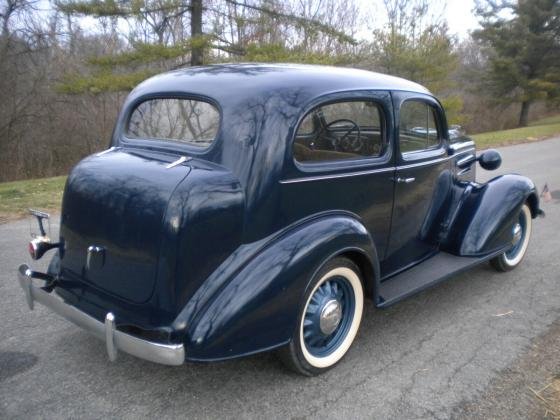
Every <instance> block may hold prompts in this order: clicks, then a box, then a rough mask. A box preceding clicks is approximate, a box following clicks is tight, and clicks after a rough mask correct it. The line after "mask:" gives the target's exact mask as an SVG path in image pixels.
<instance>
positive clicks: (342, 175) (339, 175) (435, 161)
mask: <svg viewBox="0 0 560 420" xmlns="http://www.w3.org/2000/svg"><path fill="white" fill-rule="evenodd" d="M451 158H453V156H445V157H441V158H438V159H432V160H423V161H421V162H417V163H410V164H407V165H399V166H387V167H384V168H378V169H370V170H365V171H354V172H344V173H336V174H325V175H315V176H306V177H301V178H291V179H282V180H280V184H295V183H298V182H312V181H322V180H325V179H338V178H348V177H354V176H361V175H371V174H379V173H383V172H394V171H399V170H401V169H411V168H418V167H421V166H430V165H436V164H438V163H441V162H444V161H446V160H450V159H451ZM409 182H412V181H409Z"/></svg>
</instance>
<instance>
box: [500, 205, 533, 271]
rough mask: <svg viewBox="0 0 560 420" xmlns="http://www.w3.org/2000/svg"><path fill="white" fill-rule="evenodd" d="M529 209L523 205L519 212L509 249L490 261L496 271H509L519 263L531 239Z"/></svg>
mask: <svg viewBox="0 0 560 420" xmlns="http://www.w3.org/2000/svg"><path fill="white" fill-rule="evenodd" d="M532 221H533V220H532V218H531V209H530V208H529V206H528V205H527V204H524V205H523V207H522V208H521V211H520V212H519V216H518V218H517V220H516V222H515V223H514V225H513V228H512V229H513V232H512V233H513V239H512V241H511V248H510V249H509V250H507V251H506V252H504V253H503V254H500V255H498V256H497V257H495V258H493V259H492V260H490V264H492V266H493V267H494V268H495V269H496V270H498V271H509V270H513V269H514V268H515V267H517V266H518V265H519V263H521V260H523V257H524V256H525V253H526V252H527V247H528V245H529V239H530V238H531V227H532Z"/></svg>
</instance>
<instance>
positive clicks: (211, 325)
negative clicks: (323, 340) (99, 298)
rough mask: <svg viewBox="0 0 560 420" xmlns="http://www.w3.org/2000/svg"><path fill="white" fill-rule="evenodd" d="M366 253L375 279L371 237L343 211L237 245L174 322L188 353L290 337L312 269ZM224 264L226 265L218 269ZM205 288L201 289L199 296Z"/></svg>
mask: <svg viewBox="0 0 560 420" xmlns="http://www.w3.org/2000/svg"><path fill="white" fill-rule="evenodd" d="M348 251H352V252H358V253H360V254H362V255H363V256H365V257H366V258H367V260H368V261H369V263H370V264H371V266H372V271H373V272H374V273H375V274H376V276H375V278H377V279H378V278H379V265H378V262H377V255H376V252H375V247H374V245H373V241H372V239H371V236H370V235H369V233H368V231H367V230H366V228H365V227H364V226H363V225H362V224H361V223H360V221H359V220H357V219H356V218H354V217H353V216H350V215H347V214H341V213H337V214H335V215H333V214H329V215H323V216H320V217H316V218H313V219H312V220H308V221H307V222H304V223H300V224H297V225H296V226H293V227H292V228H291V229H289V230H288V231H286V232H284V233H282V234H280V235H279V236H276V238H274V239H273V240H271V241H269V242H268V243H267V244H266V245H265V246H263V247H262V248H261V249H260V250H259V252H258V253H257V254H256V255H252V256H251V257H250V258H247V252H240V253H239V254H238V255H237V256H236V258H241V259H243V261H242V263H241V264H239V261H230V263H231V264H232V265H233V266H240V267H241V268H240V269H239V270H237V271H236V272H235V273H234V274H233V275H231V276H225V277H224V276H216V277H214V278H213V279H212V278H209V279H208V280H207V282H209V283H212V282H214V283H220V284H219V286H218V285H213V286H212V285H210V284H207V285H204V286H203V288H201V293H200V295H199V296H195V297H194V298H193V300H192V301H191V302H189V304H188V305H187V307H186V308H185V310H184V311H183V312H182V313H181V314H180V315H179V317H178V318H177V320H176V321H175V327H176V328H181V327H183V328H186V334H185V342H186V348H187V359H188V360H220V359H228V358H232V357H237V356H243V355H247V354H251V353H256V352H259V351H263V350H268V349H271V348H274V347H278V346H281V345H283V344H286V343H288V342H289V340H290V338H291V337H292V335H293V331H294V328H296V323H297V317H298V311H299V308H300V306H301V304H302V299H303V296H304V293H305V291H306V288H307V287H308V285H309V282H310V280H311V278H312V277H313V274H314V273H315V272H316V270H318V269H319V268H320V267H321V266H322V265H323V264H324V263H325V262H326V260H328V259H330V258H332V257H334V256H336V255H339V254H341V253H344V252H348ZM225 270H227V269H225ZM204 295H206V296H204Z"/></svg>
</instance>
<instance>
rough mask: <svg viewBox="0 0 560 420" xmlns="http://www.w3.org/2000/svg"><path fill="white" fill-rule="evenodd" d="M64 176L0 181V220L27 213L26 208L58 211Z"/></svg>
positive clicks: (18, 216)
mask: <svg viewBox="0 0 560 420" xmlns="http://www.w3.org/2000/svg"><path fill="white" fill-rule="evenodd" d="M65 182H66V177H65V176H57V177H54V178H43V179H29V180H26V181H15V182H3V183H0V222H1V221H3V220H4V221H5V220H9V219H17V218H20V217H22V216H25V215H27V214H28V213H27V209H28V208H30V207H31V208H37V209H39V210H46V211H50V212H59V211H60V204H61V201H62V190H63V189H64V183H65Z"/></svg>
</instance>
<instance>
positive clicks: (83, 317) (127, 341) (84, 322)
mask: <svg viewBox="0 0 560 420" xmlns="http://www.w3.org/2000/svg"><path fill="white" fill-rule="evenodd" d="M32 274H33V272H32V270H31V269H30V268H29V266H28V265H27V264H22V265H20V266H19V269H18V280H19V284H20V286H21V287H22V289H23V290H24V292H25V295H26V298H27V304H28V306H29V307H30V309H33V302H39V303H41V304H42V305H44V306H46V307H47V308H49V309H51V310H52V311H53V312H56V313H57V314H59V315H60V316H62V317H63V318H66V319H67V320H69V321H70V322H72V323H74V324H75V325H77V326H78V327H80V328H83V329H84V330H86V331H88V332H90V333H91V334H92V335H94V336H95V337H97V338H99V339H100V340H103V341H105V342H106V343H107V351H108V355H109V359H111V357H112V356H113V354H112V353H111V346H112V348H113V349H114V356H115V357H116V352H117V350H122V351H124V352H125V353H128V354H131V355H133V356H136V357H139V358H141V359H145V360H149V361H151V362H155V363H161V364H164V365H173V366H177V365H181V364H183V363H184V361H185V347H184V345H183V344H162V343H156V342H153V341H148V340H143V339H141V338H138V337H134V336H132V335H130V334H126V333H124V332H122V331H118V330H117V329H116V328H115V322H114V321H115V320H114V317H113V319H112V321H111V320H109V322H107V319H110V318H111V317H110V316H109V315H113V314H112V313H110V312H109V313H108V314H107V317H106V319H105V323H103V322H100V321H98V320H97V319H95V318H93V317H91V316H90V315H87V314H86V313H84V312H82V311H80V310H79V309H78V308H76V307H75V306H72V305H69V304H67V303H66V302H64V300H62V298H60V297H59V296H57V295H55V294H54V293H52V292H51V293H48V292H46V291H45V290H44V289H42V288H40V287H37V286H34V285H33V283H32ZM110 332H112V334H111V335H112V340H108V336H109V334H110ZM110 341H112V343H110Z"/></svg>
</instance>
